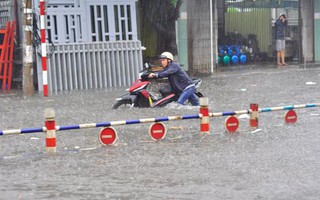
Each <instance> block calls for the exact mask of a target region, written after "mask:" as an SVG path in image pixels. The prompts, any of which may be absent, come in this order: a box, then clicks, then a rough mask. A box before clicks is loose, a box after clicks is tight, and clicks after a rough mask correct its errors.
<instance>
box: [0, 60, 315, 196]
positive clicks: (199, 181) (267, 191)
mask: <svg viewBox="0 0 320 200" xmlns="http://www.w3.org/2000/svg"><path fill="white" fill-rule="evenodd" d="M201 78H202V80H203V82H202V85H201V87H200V88H199V91H201V92H202V93H203V94H204V95H205V96H206V97H208V98H209V109H210V112H226V111H237V110H246V109H249V106H250V103H257V104H259V107H260V108H269V107H277V106H288V105H298V104H308V103H320V93H319V90H320V68H316V67H314V68H307V69H303V68H300V67H299V66H296V65H291V66H288V67H285V68H279V69H278V68H274V67H270V66H269V67H265V68H263V67H257V68H254V67H252V68H249V67H248V68H241V67H237V68H234V70H230V69H228V70H224V69H223V68H222V69H220V70H217V71H216V72H215V73H214V74H213V75H212V76H210V77H201ZM125 88H126V87H121V88H113V89H100V90H93V91H72V92H61V93H58V94H50V96H49V97H47V98H45V97H42V94H36V95H34V96H33V97H26V98H24V97H23V96H22V95H21V94H20V93H18V92H17V93H15V92H13V93H12V94H1V95H0V102H1V107H0V111H1V112H0V130H11V129H21V128H33V127H34V128H38V127H43V126H44V116H43V113H44V109H45V108H48V107H50V108H54V111H55V115H56V118H55V119H56V126H65V125H74V124H83V123H98V122H108V121H117V120H129V119H141V118H153V117H164V116H174V115H187V114H197V113H199V107H190V106H186V107H175V106H168V107H165V108H154V109H151V108H146V109H138V108H133V109H125V110H123V109H122V110H113V109H112V105H113V104H114V103H115V98H116V97H118V96H120V95H121V94H123V93H125ZM296 112H297V115H298V122H297V123H296V124H291V125H286V124H285V122H284V114H285V111H275V112H267V113H259V129H258V130H257V131H254V132H252V131H250V127H249V119H248V116H246V115H242V116H241V117H240V127H239V130H238V132H237V133H236V134H229V133H227V132H226V131H225V129H224V121H225V119H226V117H215V118H210V132H211V133H210V134H206V135H204V134H200V131H199V130H200V122H199V119H191V120H183V121H169V122H163V123H164V124H165V125H166V127H167V129H168V131H167V134H166V137H165V138H164V139H163V140H162V141H158V142H155V141H153V140H152V139H151V137H150V136H149V133H148V131H149V126H150V125H151V124H150V123H144V124H133V125H123V126H113V128H114V129H115V130H116V131H117V133H118V140H117V141H116V143H115V144H114V145H113V146H102V145H101V144H100V142H99V132H100V130H101V128H89V129H80V130H69V131H59V132H57V153H56V154H53V155H49V154H47V153H46V151H45V133H30V134H21V135H8V136H7V135H6V136H0V169H1V170H0V180H1V181H0V193H1V195H0V199H68V200H70V199H74V200H79V199H92V200H93V199H168V200H169V199H208V200H209V199H210V200H212V199H217V200H218V199H255V200H260V199H270V200H271V199H272V200H274V199H278V200H287V199H290V200H293V199H297V200H300V199H308V200H309V199H319V196H320V190H319V187H320V182H319V180H320V171H319V167H320V160H319V157H320V145H319V142H320V135H319V129H320V123H319V122H320V108H319V107H316V108H305V109H297V110H296Z"/></svg>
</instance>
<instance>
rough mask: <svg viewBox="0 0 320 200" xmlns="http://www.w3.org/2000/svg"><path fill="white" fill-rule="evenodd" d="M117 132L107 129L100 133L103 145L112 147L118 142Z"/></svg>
mask: <svg viewBox="0 0 320 200" xmlns="http://www.w3.org/2000/svg"><path fill="white" fill-rule="evenodd" d="M116 139H117V132H116V131H115V130H114V129H113V128H111V127H107V128H104V129H102V130H101V131H100V136H99V140H100V142H101V144H103V145H111V144H114V143H115V142H116Z"/></svg>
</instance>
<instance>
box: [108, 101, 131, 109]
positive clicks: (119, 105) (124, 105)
mask: <svg viewBox="0 0 320 200" xmlns="http://www.w3.org/2000/svg"><path fill="white" fill-rule="evenodd" d="M131 105H132V102H131V100H129V99H122V100H120V101H118V102H116V103H115V104H114V105H113V107H112V108H113V109H118V108H130V107H131Z"/></svg>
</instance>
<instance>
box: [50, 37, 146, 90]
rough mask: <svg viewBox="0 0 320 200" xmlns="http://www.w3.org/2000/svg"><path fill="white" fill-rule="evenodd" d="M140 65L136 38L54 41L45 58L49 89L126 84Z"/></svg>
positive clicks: (138, 46)
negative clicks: (74, 41)
mask: <svg viewBox="0 0 320 200" xmlns="http://www.w3.org/2000/svg"><path fill="white" fill-rule="evenodd" d="M142 66H143V63H142V48H141V43H140V42H139V41H136V42H130V41H127V42H104V43H80V44H60V45H56V46H55V51H54V53H53V54H52V55H51V57H50V58H48V69H50V70H48V85H49V91H51V92H52V91H63V90H77V89H80V90H82V89H93V88H106V87H116V86H127V85H129V84H131V83H132V82H133V81H134V80H135V79H136V78H137V76H138V72H139V70H140V69H141V68H142Z"/></svg>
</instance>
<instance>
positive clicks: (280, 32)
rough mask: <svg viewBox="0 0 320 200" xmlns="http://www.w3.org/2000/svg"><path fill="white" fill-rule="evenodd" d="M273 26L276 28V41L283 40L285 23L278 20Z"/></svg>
mask: <svg viewBox="0 0 320 200" xmlns="http://www.w3.org/2000/svg"><path fill="white" fill-rule="evenodd" d="M275 26H276V40H284V38H285V28H286V26H287V21H285V22H282V21H281V20H280V19H277V21H276V23H275Z"/></svg>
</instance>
